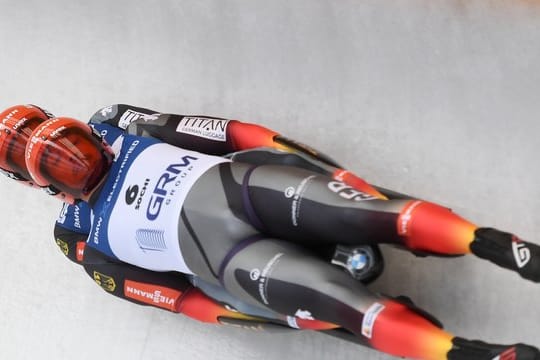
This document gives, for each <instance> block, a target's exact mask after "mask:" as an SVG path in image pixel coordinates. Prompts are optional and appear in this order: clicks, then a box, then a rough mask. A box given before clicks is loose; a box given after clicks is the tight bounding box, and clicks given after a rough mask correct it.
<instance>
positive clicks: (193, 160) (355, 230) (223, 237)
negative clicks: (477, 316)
mask: <svg viewBox="0 0 540 360" xmlns="http://www.w3.org/2000/svg"><path fill="white" fill-rule="evenodd" d="M144 115H146V116H144ZM129 116H131V118H129ZM99 117H102V118H101V119H100V118H99ZM133 117H135V118H133ZM132 120H135V121H133V122H131V121H132ZM107 121H110V122H117V124H116V125H120V126H121V127H122V126H123V125H122V122H123V123H124V125H128V132H129V133H135V134H138V135H141V134H143V135H147V134H149V135H152V136H157V137H159V138H161V139H162V140H164V141H166V142H171V143H173V144H174V145H181V146H182V147H183V148H184V149H185V148H193V147H195V148H196V149H197V150H200V151H203V152H204V153H205V154H208V153H215V154H219V155H223V154H225V153H228V152H231V151H236V150H242V149H246V148H252V147H256V146H260V145H274V146H279V147H291V143H290V142H289V141H287V140H283V139H282V138H280V137H279V135H278V134H276V133H274V132H271V131H269V130H267V129H264V128H260V127H257V126H253V125H249V124H242V123H239V122H235V121H227V120H223V119H215V118H206V117H193V116H192V117H184V116H174V115H160V114H152V113H148V112H144V111H142V110H141V109H135V111H133V110H131V113H130V111H129V110H126V109H122V107H121V106H113V107H111V108H106V109H103V110H102V111H101V112H99V113H98V115H97V118H96V116H95V117H94V118H93V122H94V123H95V125H94V127H95V129H96V130H98V131H99V132H100V133H101V134H102V135H104V136H105V139H106V140H107V142H108V143H111V144H112V146H113V148H115V146H116V151H115V153H116V156H115V162H114V164H112V165H111V166H112V167H111V170H110V172H111V174H112V175H111V176H108V177H107V178H106V181H105V183H101V184H100V187H99V191H96V192H93V193H92V196H89V197H87V198H86V199H85V200H87V201H88V203H89V204H90V206H91V208H92V210H93V214H94V219H93V221H92V228H91V231H90V236H89V237H88V240H87V242H86V245H85V247H86V248H87V250H86V251H85V255H84V257H86V256H88V248H92V252H93V251H97V252H99V253H102V254H105V255H106V256H108V257H110V258H112V259H119V260H121V261H124V262H128V263H130V264H132V265H135V266H137V267H138V268H146V269H148V270H152V271H162V272H163V271H176V272H182V273H192V274H196V275H197V276H199V277H200V278H202V279H204V280H205V281H207V282H209V283H213V284H215V285H216V286H219V285H221V286H223V287H224V288H226V289H227V290H228V292H230V293H231V294H233V295H234V296H235V297H237V298H239V299H242V300H243V301H246V302H249V303H252V304H253V305H255V306H259V307H260V306H263V307H266V308H268V309H269V310H271V311H273V312H276V313H280V314H288V315H289V319H290V322H293V321H292V320H291V318H293V319H303V320H313V321H314V320H315V319H317V320H320V321H323V322H325V323H326V324H327V325H326V326H329V327H331V326H332V325H330V324H338V325H339V326H341V327H344V328H345V329H347V330H349V331H350V332H352V333H353V334H355V335H357V336H358V337H359V338H362V339H365V341H367V343H368V344H369V345H370V346H372V347H374V348H376V349H379V350H382V351H385V352H388V353H390V354H394V355H400V356H408V357H414V358H428V359H439V358H460V359H469V358H470V359H473V358H474V359H477V358H493V357H495V356H499V355H505V356H506V355H507V356H513V357H515V356H517V358H519V359H534V358H537V356H538V351H537V350H536V349H535V348H533V347H529V346H525V345H523V344H518V345H515V346H497V345H489V344H484V343H479V342H471V341H467V340H464V339H461V338H457V337H454V336H452V335H451V334H449V333H447V332H445V331H443V330H442V329H441V328H440V326H439V324H438V323H437V322H436V321H433V319H432V318H430V317H428V316H426V315H425V314H424V313H423V312H421V311H419V310H418V309H416V308H414V307H413V306H410V304H404V303H403V302H400V301H397V300H395V299H388V298H384V297H381V296H378V295H375V294H372V293H370V292H369V291H368V290H367V289H366V288H365V287H363V286H361V284H359V283H358V282H356V281H355V280H354V279H352V277H350V276H348V275H347V274H345V273H344V272H341V271H339V270H337V269H335V268H333V267H332V266H331V265H329V264H328V263H327V262H326V261H323V260H322V259H321V258H320V256H318V255H317V254H316V253H315V252H314V251H312V249H317V248H318V247H319V246H327V245H335V244H336V243H337V244H350V245H357V244H366V243H373V244H377V243H382V242H386V243H393V244H395V245H399V246H404V247H406V248H408V249H411V250H414V251H421V252H426V253H433V254H439V255H460V254H465V253H470V252H473V253H474V254H476V255H478V256H480V257H482V258H486V259H488V260H490V261H492V262H495V263H497V264H499V265H501V266H504V267H507V268H510V269H513V270H516V271H518V272H519V273H520V274H521V275H522V276H524V277H526V278H529V279H531V280H534V281H538V280H539V279H538V275H539V272H538V263H537V261H527V263H525V264H523V263H521V264H520V263H517V264H516V261H514V259H513V257H512V256H511V255H512V252H511V248H512V245H513V244H514V243H517V242H519V243H520V244H525V245H524V246H526V247H527V249H529V252H530V254H532V257H533V258H534V260H537V256H538V247H536V246H535V245H534V244H530V243H525V242H521V241H518V240H517V239H516V238H513V237H512V235H510V234H507V233H501V232H498V231H496V230H493V229H485V228H477V227H476V226H475V225H473V224H471V223H470V222H468V221H466V220H464V219H462V218H460V217H458V216H457V215H454V214H453V213H451V212H450V211H449V210H448V209H445V208H442V207H440V206H437V205H435V204H431V203H428V202H424V201H419V200H411V199H388V196H385V195H384V194H383V193H381V192H380V191H377V190H376V189H375V188H373V187H371V186H369V185H367V184H366V183H365V182H363V181H362V180H360V179H358V178H356V177H354V176H353V175H352V174H350V173H347V172H346V171H344V170H339V169H336V168H333V165H335V164H333V163H332V162H331V161H328V160H326V158H324V157H321V158H320V159H321V164H323V166H322V167H321V169H322V171H317V172H314V171H313V170H314V169H309V170H305V169H301V168H297V167H294V168H292V167H284V166H283V165H274V164H272V163H275V162H276V161H277V162H281V160H282V159H283V156H282V154H277V155H276V156H273V155H272V156H266V155H264V156H263V157H262V159H261V157H260V156H259V155H260V154H257V156H253V153H252V154H248V155H247V156H246V153H241V154H238V155H235V156H233V160H238V159H241V161H239V162H232V163H231V162H229V161H226V160H224V159H223V158H216V157H211V156H205V155H203V154H201V153H194V152H190V151H188V150H179V149H177V148H173V147H169V146H167V145H165V144H163V143H159V142H157V141H154V140H150V139H147V138H143V137H140V136H130V135H126V136H124V135H122V134H121V133H118V130H117V129H115V127H113V126H110V124H107V123H106V122H107ZM56 122H57V124H56V125H55V120H50V121H48V122H46V123H44V124H45V125H43V126H40V127H39V128H38V130H39V131H38V130H36V131H34V133H33V135H32V140H33V143H35V144H38V143H39V142H40V141H41V140H40V139H41V138H43V139H48V140H44V141H45V142H47V141H49V140H51V139H52V140H54V139H55V138H56V137H58V136H60V138H61V137H62V132H63V131H65V128H66V127H68V126H71V125H70V123H69V122H66V121H64V120H63V119H59V120H57V121H56ZM246 127H247V128H248V131H247V132H246V133H247V134H248V136H249V135H252V134H250V132H255V135H254V136H249V137H248V138H246V139H242V136H238V134H239V133H242V132H243V131H244V130H241V131H240V130H235V128H244V129H245V128H246ZM250 127H251V128H250ZM160 129H163V130H164V131H163V130H160ZM47 130H50V131H49V132H47ZM171 130H172V131H171ZM159 131H162V132H161V133H160V132H159ZM175 131H176V132H178V133H181V134H185V135H186V136H185V139H182V136H177V137H175V140H174V141H176V139H179V140H178V141H179V142H180V143H174V141H171V139H167V135H168V134H171V133H174V132H175ZM235 131H236V132H237V133H238V134H237V135H236V136H235V135H233V134H234V133H235ZM246 133H244V134H246ZM201 138H202V139H205V140H201ZM119 139H120V141H121V143H117V142H116V141H117V140H119ZM194 139H196V141H194ZM34 140H35V141H34ZM231 140H232V141H231ZM243 141H245V142H243ZM265 142H267V143H268V144H265ZM29 145H30V144H29ZM218 145H219V146H218ZM32 146H33V145H32ZM32 146H27V148H26V154H27V160H28V159H30V160H32V159H35V158H36V155H35V153H36V152H38V149H40V150H39V151H44V150H42V149H41V148H40V147H39V145H36V146H35V149H33V148H32ZM227 146H232V148H227ZM292 148H293V149H295V148H296V150H299V151H301V152H302V153H307V154H310V151H309V150H305V149H303V148H300V149H298V147H297V146H292ZM216 149H218V150H216ZM47 151H48V152H47V154H51V153H52V154H53V156H51V155H47V156H48V159H45V160H43V159H40V161H39V162H34V163H32V161H30V162H28V161H27V165H28V168H29V170H31V171H30V173H31V174H32V178H34V180H36V182H37V183H38V184H39V185H41V186H45V185H48V184H47V180H49V179H47V178H39V175H38V173H39V172H40V171H41V169H40V168H39V167H40V166H42V164H44V163H45V161H50V158H53V159H56V158H55V157H54V156H55V155H54V151H50V150H47ZM314 155H315V156H317V155H316V154H314ZM285 157H286V156H285ZM254 158H256V159H257V161H255V162H256V163H257V165H250V164H249V162H253V161H249V160H250V159H252V160H253V159H254ZM277 158H281V160H276V159H277ZM300 158H302V157H300ZM295 159H298V158H295ZM50 164H51V163H50V162H49V165H50ZM306 164H308V165H309V164H313V162H310V161H308V162H306ZM49 165H47V166H49ZM309 166H312V165H309ZM304 167H305V166H304ZM329 169H332V170H329ZM319 170H320V169H319ZM321 174H325V175H321ZM328 175H330V176H328ZM348 177H350V179H352V181H351V180H350V179H348ZM54 185H55V186H54V188H56V189H60V190H62V191H64V192H67V193H68V194H74V195H75V197H76V198H79V197H80V196H79V195H80V194H79V193H77V192H76V191H71V190H72V189H69V187H65V186H64V187H63V186H62V183H61V182H60V184H59V183H55V184H54ZM182 188H183V189H182ZM66 189H67V190H66ZM182 198H183V199H182ZM182 200H183V201H182ZM268 204H270V206H268ZM166 213H169V215H170V216H164V215H163V214H166ZM175 213H176V214H177V217H176V218H175V217H174V214H175ZM128 219H129V220H128ZM133 219H136V220H135V221H132V220H133ZM161 219H162V220H161ZM171 219H173V220H174V221H171ZM155 220H158V221H157V222H155V223H152V221H155ZM160 221H162V222H161V224H160V225H159V226H157V227H156V226H153V225H155V224H156V223H159V222H160ZM59 227H60V225H59ZM67 230H69V229H67ZM216 230H218V231H220V230H221V231H220V232H219V233H216ZM64 238H65V237H64ZM126 238H128V239H130V241H129V242H128V241H123V240H122V239H126ZM178 238H179V239H180V241H178ZM278 239H284V240H286V241H283V240H278ZM435 239H436V240H435ZM175 246H176V248H175ZM68 247H69V246H68ZM81 247H82V246H81ZM171 249H175V251H170V250H171ZM508 250H510V256H508V255H509V254H508ZM68 253H69V251H68ZM99 274H101V275H103V274H102V273H100V272H98V275H97V276H98V277H100V276H101V275H99ZM93 275H94V278H95V277H96V274H95V273H94V274H93ZM100 281H101V282H102V284H105V285H104V286H105V287H110V288H113V287H114V286H115V282H114V281H112V282H111V281H110V279H108V278H107V277H102V278H100ZM125 286H126V285H125V284H124V287H125ZM139 294H140V292H139Z"/></svg>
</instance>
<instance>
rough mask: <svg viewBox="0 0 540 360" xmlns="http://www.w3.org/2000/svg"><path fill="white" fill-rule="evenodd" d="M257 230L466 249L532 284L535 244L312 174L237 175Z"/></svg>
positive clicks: (436, 250)
mask: <svg viewBox="0 0 540 360" xmlns="http://www.w3.org/2000/svg"><path fill="white" fill-rule="evenodd" d="M243 183H244V184H247V186H248V190H246V191H245V192H246V193H247V197H249V199H248V201H247V203H248V204H249V206H248V208H250V209H249V210H250V212H251V213H252V214H253V215H252V218H255V222H256V223H259V227H260V228H261V230H263V231H265V232H267V233H269V234H272V236H276V237H279V238H284V239H287V240H291V241H295V242H303V243H306V244H313V243H314V242H322V243H324V242H331V243H345V244H362V243H394V244H399V245H402V246H404V247H406V248H408V249H410V250H414V251H420V252H424V253H428V254H429V253H431V254H439V255H461V254H467V253H471V252H472V253H474V254H476V255H477V256H479V257H481V258H484V259H487V260H490V261H492V262H494V263H496V264H498V265H500V266H503V267H506V268H509V269H512V270H515V271H517V272H518V273H519V274H520V275H522V276H523V277H525V278H528V279H531V280H533V281H537V282H540V247H539V246H537V245H535V244H531V243H526V242H524V241H521V240H518V239H517V238H516V237H513V236H512V235H511V234H506V233H501V232H499V231H497V230H487V229H485V228H479V227H478V226H476V225H475V224H473V223H471V222H470V221H467V220H465V219H463V218H462V217H460V216H458V215H457V214H455V213H453V212H452V211H451V210H449V209H447V208H445V207H442V206H440V205H437V204H433V203H430V202H427V201H421V200H412V199H394V200H380V199H374V198H371V197H369V196H366V195H365V194H362V193H360V192H359V191H356V190H354V189H352V188H351V187H349V186H347V185H345V184H343V183H341V182H338V181H335V180H332V179H330V178H327V177H325V176H321V175H317V174H314V173H312V172H309V171H306V170H302V169H296V168H291V167H282V166H275V165H264V166H259V167H256V168H253V169H252V170H251V171H249V172H248V173H247V175H246V177H245V178H244V180H243Z"/></svg>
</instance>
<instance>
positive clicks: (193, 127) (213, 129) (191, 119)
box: [176, 116, 229, 141]
mask: <svg viewBox="0 0 540 360" xmlns="http://www.w3.org/2000/svg"><path fill="white" fill-rule="evenodd" d="M228 123H229V120H224V119H214V118H206V117H196V116H185V117H183V118H182V119H181V120H180V122H179V123H178V126H177V127H176V131H177V132H179V133H183V134H188V135H193V136H198V137H202V138H205V139H210V140H214V141H227V131H226V130H227V124H228Z"/></svg>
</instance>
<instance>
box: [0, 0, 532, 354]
mask: <svg viewBox="0 0 540 360" xmlns="http://www.w3.org/2000/svg"><path fill="white" fill-rule="evenodd" d="M118 102H123V103H131V104H135V105H139V106H143V107H149V108H152V109H156V110H159V111H162V112H172V113H184V114H186V113H191V114H193V113H197V114H212V115H218V116H223V117H229V118H238V119H242V120H246V121H252V122H259V123H262V124H265V125H266V126H268V127H270V128H273V129H276V130H277V131H279V132H282V133H285V134H287V135H289V136H291V137H293V138H297V139H301V140H303V141H304V142H306V143H308V144H311V145H313V146H316V147H318V148H320V149H321V150H323V151H324V152H326V153H329V154H332V155H333V156H334V157H335V158H337V159H339V160H341V161H342V162H343V163H344V164H346V165H347V166H349V167H350V168H351V169H352V170H354V171H356V172H358V173H360V174H362V175H363V176H364V177H365V178H366V179H368V180H369V181H372V182H374V183H377V184H380V185H383V186H386V187H389V188H393V189H396V190H400V191H404V192H407V193H410V194H413V195H416V196H419V197H422V198H427V199H431V200H434V201H437V202H440V203H442V204H444V205H447V206H449V207H452V208H453V209H454V210H456V211H457V212H459V213H461V214H462V215H464V216H466V217H468V218H470V219H472V220H473V221H475V222H477V223H479V224H485V225H490V226H495V227H498V228H502V229H507V230H512V231H514V232H515V233H517V234H519V235H520V236H521V237H523V238H525V239H529V240H531V241H536V242H540V235H539V234H540V222H539V221H538V213H539V210H540V190H539V189H540V186H538V184H539V180H538V179H539V178H540V162H539V160H538V156H539V154H540V151H539V150H540V144H539V140H538V137H539V135H540V122H539V119H538V116H539V114H540V4H539V3H538V2H537V1H532V0H531V1H525V0H512V1H511V0H508V1H502V0H500V1H490V0H469V1H461V0H447V1H439V0H429V1H428V0H406V1H392V0H388V1H375V0H367V1H359V0H356V1H353V0H327V1H322V0H294V1H287V0H272V1H262V0H260V1H255V0H251V1H250V0H245V1H240V0H236V1H230V0H227V1H225V0H215V1H212V0H197V1H184V0H176V1H172V0H159V1H158V0H153V1H144V2H142V1H141V2H136V1H128V0H124V1H106V0H96V1H67V0H66V1H60V0H49V1H37V0H33V1H30V0H27V1H25V0H21V1H13V0H0V108H2V109H3V108H6V107H8V106H11V105H13V104H18V103H35V104H38V105H41V106H44V107H46V108H48V109H50V110H51V111H52V112H53V113H56V114H58V115H69V116H73V117H78V118H80V119H85V118H88V117H89V116H90V115H91V114H92V113H93V112H94V111H95V110H97V109H98V108H100V107H102V106H105V105H108V104H111V103H118ZM0 200H1V209H2V210H1V214H2V216H1V220H0V221H1V222H0V226H1V228H2V236H1V240H0V276H1V277H0V279H1V281H0V358H2V359H91V360H95V359H193V360H195V359H218V358H219V359H235V360H240V359H264V360H274V359H296V360H300V359H310V360H313V359H389V358H390V357H388V356H386V355H380V354H377V353H376V352H374V351H371V350H367V349H364V348H361V347H358V346H356V345H353V344H349V343H346V342H343V341H340V340H335V339H333V338H330V337H325V336H322V335H320V334H316V333H310V332H303V333H300V332H298V333H294V334H290V333H289V334H278V335H275V334H264V333H253V332H249V331H246V330H241V329H236V328H230V327H214V326H209V325H204V324H199V323H197V322H195V321H192V320H190V319H188V318H185V317H183V316H180V315H175V314H171V313H168V312H163V311H159V310H155V309H150V308H145V307H139V306H136V305H132V304H129V303H126V302H124V301H121V300H118V299H115V298H113V297H112V296H110V295H108V294H106V293H105V292H104V291H102V290H101V289H100V288H99V287H97V286H96V285H95V284H94V283H93V281H92V280H91V279H90V278H88V277H87V275H86V274H85V273H84V272H83V270H82V269H81V268H79V267H78V266H77V265H74V264H72V263H70V262H68V261H67V260H66V259H65V258H64V257H63V255H62V254H61V253H60V252H59V251H58V249H57V247H56V245H55V243H54V241H53V239H52V234H51V233H52V228H53V223H54V219H55V217H56V214H57V212H58V208H59V205H60V204H59V203H58V202H57V201H56V200H54V199H51V198H47V197H46V196H45V195H44V194H41V193H39V192H36V191H32V190H30V189H26V188H23V187H21V186H19V185H17V184H14V183H10V182H9V181H8V180H7V179H0ZM385 253H386V255H387V262H388V264H387V271H386V274H385V275H384V276H383V277H382V278H381V279H380V280H379V281H377V283H376V284H375V285H374V289H375V290H378V291H381V292H385V293H388V294H391V295H398V294H407V295H409V296H410V297H411V298H412V299H414V300H415V301H416V302H417V303H418V305H419V306H421V307H423V308H425V309H426V310H428V311H430V312H432V313H434V314H436V315H437V316H438V317H439V318H440V319H441V320H442V321H443V322H444V323H445V325H446V328H447V329H449V330H450V331H452V332H454V333H457V334H459V335H461V336H464V337H468V338H481V339H484V340H489V341H493V342H501V343H512V342H517V341H522V342H527V343H530V344H533V345H536V346H540V336H539V332H540V325H539V324H540V287H539V286H538V285H534V284H532V283H529V282H526V281H524V280H521V279H520V278H519V277H518V276H516V275H514V274H512V273H510V272H506V271H504V270H500V269H498V268H496V267H494V266H491V265H490V264H488V263H485V262H482V261H480V260H477V259H474V258H473V257H465V258H460V259H457V260H440V259H432V258H428V259H418V258H415V257H414V256H412V255H409V254H407V253H403V252H399V251H395V250H385Z"/></svg>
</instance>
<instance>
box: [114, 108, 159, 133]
mask: <svg viewBox="0 0 540 360" xmlns="http://www.w3.org/2000/svg"><path fill="white" fill-rule="evenodd" d="M159 115H160V114H158V113H156V114H143V113H141V112H138V111H135V110H131V109H128V110H126V111H125V112H124V113H123V114H122V116H121V117H120V120H119V121H118V127H119V128H121V129H125V128H127V127H128V126H129V124H131V123H132V122H134V121H137V120H139V119H143V120H144V121H154V120H157V118H158V117H159Z"/></svg>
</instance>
